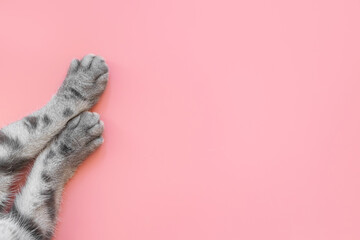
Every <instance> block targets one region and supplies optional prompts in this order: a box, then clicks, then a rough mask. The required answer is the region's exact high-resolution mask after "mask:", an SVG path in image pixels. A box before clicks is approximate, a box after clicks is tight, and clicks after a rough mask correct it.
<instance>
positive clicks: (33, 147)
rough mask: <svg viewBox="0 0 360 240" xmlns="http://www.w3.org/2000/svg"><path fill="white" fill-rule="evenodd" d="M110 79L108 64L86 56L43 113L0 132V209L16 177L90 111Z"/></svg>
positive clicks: (74, 66)
mask: <svg viewBox="0 0 360 240" xmlns="http://www.w3.org/2000/svg"><path fill="white" fill-rule="evenodd" d="M107 80H108V67H107V65H106V63H105V61H104V60H103V59H102V58H101V57H98V56H95V55H87V56H85V57H84V58H83V59H82V60H81V61H79V60H77V59H74V60H73V61H72V62H71V64H70V68H69V70H68V73H67V76H66V78H65V80H64V82H63V84H62V86H61V87H60V88H59V90H58V92H57V93H56V95H55V96H54V97H53V98H52V99H51V100H50V101H49V102H48V104H46V105H45V106H44V107H43V108H41V109H40V110H38V111H36V112H34V113H33V114H31V115H29V116H27V117H25V118H23V119H22V120H20V121H17V122H15V123H12V124H10V125H8V126H6V127H4V128H3V129H1V130H0V210H1V208H2V207H4V206H5V205H6V203H7V198H8V196H9V187H10V186H11V184H12V183H13V181H14V177H15V175H16V174H17V173H18V172H19V171H21V170H22V169H23V168H24V167H25V166H27V164H28V163H29V160H31V159H33V158H35V157H36V156H37V155H38V154H39V152H40V151H41V150H42V149H43V148H44V147H45V146H46V144H48V142H49V141H50V140H51V139H52V138H53V137H54V136H55V135H56V134H58V133H59V132H60V130H62V129H63V127H64V126H65V124H66V123H67V122H68V121H69V120H70V119H71V118H73V117H74V116H76V115H78V114H79V113H81V112H83V111H85V110H88V109H90V108H91V107H92V106H93V105H94V104H95V103H96V102H97V101H98V99H99V97H100V95H101V94H102V93H103V91H104V89H105V86H106V83H107Z"/></svg>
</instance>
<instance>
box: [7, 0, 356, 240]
mask: <svg viewBox="0 0 360 240" xmlns="http://www.w3.org/2000/svg"><path fill="white" fill-rule="evenodd" d="M359 12H360V2H359V1H357V0H347V1H342V0H338V1H331V0H330V1H328V0H327V1H325V0H316V1H314V0H305V1H285V0H273V1H262V0H255V1H238V0H233V1H229V0H223V1H220V0H218V1H212V0H211V1H205V0H177V1H173V0H154V1H145V0H136V1H129V0H128V1H116V0H112V1H110V0H104V1H89V0H86V1H85V0H81V1H70V0H66V1H45V0H44V1H10V0H5V1H1V3H0V29H1V32H0V39H1V40H0V41H1V45H0V52H1V57H0V66H1V88H0V109H1V116H0V124H1V125H4V124H6V123H9V122H10V121H13V120H16V119H19V118H20V117H22V116H23V115H25V114H27V113H30V112H31V111H33V110H35V109H36V108H39V107H40V106H42V105H43V104H45V103H46V102H47V100H48V99H49V98H50V97H51V96H52V94H53V93H55V91H56V89H57V88H58V86H59V85H60V84H61V82H62V79H63V78H64V75H65V73H66V70H67V67H68V64H69V62H70V60H71V59H72V58H73V57H78V58H79V57H82V56H83V55H85V54H86V53H89V52H92V53H96V54H100V55H102V56H104V57H105V58H106V59H107V61H108V63H109V67H110V71H111V78H110V82H109V85H108V89H107V90H106V93H105V94H104V96H103V98H102V100H101V102H100V104H99V105H98V106H97V107H96V108H95V109H94V110H95V111H97V112H99V113H100V114H101V116H102V119H103V120H104V122H105V126H106V131H105V136H104V137H105V144H104V145H103V146H102V147H101V149H100V150H99V151H97V152H96V153H95V154H94V155H93V156H92V157H91V158H90V159H89V160H88V161H87V162H86V163H85V164H84V165H83V166H82V167H81V168H80V170H79V171H78V174H77V175H76V176H75V177H74V179H73V180H72V181H71V182H70V183H69V184H68V186H67V188H66V191H65V195H64V201H63V205H62V210H61V214H60V215H61V216H60V223H59V225H58V230H57V232H56V239H57V240H65V239H66V240H68V239H87V240H95V239H122V240H127V239H132V240H144V239H147V240H152V239H154V240H155V239H156V240H168V239H181V240H183V239H197V240H198V239H219V240H220V239H221V240H222V239H226V240H232V239H237V240H238V239H259V240H260V239H261V240H263V239H276V240H289V239H293V240H299V239H307V240H308V239H314V240H323V239H324V240H333V239H334V240H335V239H336V240H338V239H342V240H343V239H346V240H347V239H360V230H359V225H360V111H359V107H360V94H359V90H360V57H359V56H360V34H359V27H360V14H359Z"/></svg>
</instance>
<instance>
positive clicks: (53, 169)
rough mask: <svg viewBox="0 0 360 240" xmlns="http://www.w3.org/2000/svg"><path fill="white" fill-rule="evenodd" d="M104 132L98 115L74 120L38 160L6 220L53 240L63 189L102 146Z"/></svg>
mask: <svg viewBox="0 0 360 240" xmlns="http://www.w3.org/2000/svg"><path fill="white" fill-rule="evenodd" d="M103 129H104V125H103V123H102V122H101V121H100V120H99V115H98V114H96V113H90V112H84V113H82V114H80V115H79V116H77V117H76V118H74V119H72V120H71V121H70V122H69V123H68V124H67V126H66V128H65V129H64V130H63V131H62V132H61V133H60V135H59V136H57V137H56V138H55V139H54V140H53V141H52V142H51V143H50V145H49V146H48V147H47V148H46V149H45V150H44V151H43V152H42V153H41V154H40V155H39V156H38V158H37V159H36V161H35V164H34V166H33V168H32V170H31V172H30V174H29V177H28V179H27V182H26V184H25V186H24V187H23V189H22V190H21V193H20V194H19V195H18V196H16V198H15V202H14V206H13V207H12V209H11V211H10V213H9V214H8V218H7V220H8V221H10V222H13V223H17V224H18V225H19V226H20V228H22V229H26V230H27V231H28V232H29V233H32V235H33V237H35V239H50V238H51V236H52V233H53V230H54V227H55V224H56V218H57V213H58V210H59V205H60V199H61V195H62V191H63V188H64V185H65V183H66V182H67V181H68V180H69V179H70V178H71V177H72V176H73V174H74V172H75V170H76V169H77V168H78V166H79V165H80V164H81V163H82V162H83V161H84V160H85V158H86V157H87V156H88V155H89V154H90V153H92V152H93V151H94V150H95V149H97V148H98V147H99V146H100V145H101V144H102V142H103V139H102V137H101V134H102V132H103Z"/></svg>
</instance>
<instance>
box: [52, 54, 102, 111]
mask: <svg viewBox="0 0 360 240" xmlns="http://www.w3.org/2000/svg"><path fill="white" fill-rule="evenodd" d="M108 71H109V69H108V66H107V64H106V63H105V60H104V59H103V58H102V57H100V56H96V55H93V54H89V55H86V56H85V57H84V58H83V59H82V60H78V59H74V60H72V62H71V64H70V67H69V70H68V73H67V76H66V78H65V80H64V82H63V84H62V86H61V87H60V89H59V91H58V96H61V97H62V98H63V99H65V101H70V102H75V104H76V105H77V106H78V107H79V111H84V110H88V109H90V108H91V107H92V106H93V105H94V104H95V103H96V102H97V101H98V100H99V97H100V95H101V94H102V93H103V92H104V90H105V87H106V85H107V82H108V76H109V74H108Z"/></svg>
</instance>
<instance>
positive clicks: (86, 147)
mask: <svg viewBox="0 0 360 240" xmlns="http://www.w3.org/2000/svg"><path fill="white" fill-rule="evenodd" d="M103 131H104V123H103V122H102V121H100V116H99V114H97V113H92V112H83V113H81V114H80V115H78V116H77V117H75V118H73V119H72V120H70V121H69V122H68V124H67V126H66V127H65V129H64V130H63V131H62V132H61V133H60V135H59V136H58V138H57V139H56V150H57V155H59V156H60V157H61V158H62V159H64V160H65V163H66V165H68V166H69V167H71V168H77V166H78V165H79V164H80V163H81V162H83V161H84V160H85V158H86V157H87V156H88V155H90V154H91V153H92V152H93V151H95V150H96V149H97V148H98V147H99V146H100V145H101V144H102V143H103V142H104V140H103V138H102V137H101V134H102V133H103Z"/></svg>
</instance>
